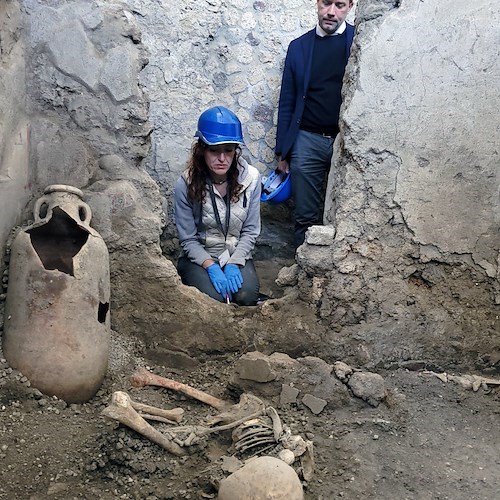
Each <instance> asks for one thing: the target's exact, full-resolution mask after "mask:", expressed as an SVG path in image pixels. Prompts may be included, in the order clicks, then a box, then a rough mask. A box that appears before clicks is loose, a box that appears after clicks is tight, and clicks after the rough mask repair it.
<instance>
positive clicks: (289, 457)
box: [278, 448, 295, 465]
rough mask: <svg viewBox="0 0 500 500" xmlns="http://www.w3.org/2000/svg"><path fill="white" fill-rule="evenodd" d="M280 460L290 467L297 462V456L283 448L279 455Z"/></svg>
mask: <svg viewBox="0 0 500 500" xmlns="http://www.w3.org/2000/svg"><path fill="white" fill-rule="evenodd" d="M278 458H279V459H280V460H283V462H285V463H286V464H288V465H292V464H293V463H294V462H295V454H294V453H293V451H292V450H289V449H288V448H283V449H282V450H281V451H280V452H279V453H278Z"/></svg>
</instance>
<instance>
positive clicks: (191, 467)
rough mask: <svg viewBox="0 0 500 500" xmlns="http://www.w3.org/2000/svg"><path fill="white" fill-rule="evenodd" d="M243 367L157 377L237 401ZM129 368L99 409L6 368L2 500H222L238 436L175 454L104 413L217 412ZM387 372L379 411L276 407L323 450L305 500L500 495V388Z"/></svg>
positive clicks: (112, 380)
mask: <svg viewBox="0 0 500 500" xmlns="http://www.w3.org/2000/svg"><path fill="white" fill-rule="evenodd" d="M236 359H237V358H236V357H235V356H228V357H220V358H218V359H214V358H211V359H206V360H202V361H203V362H202V363H201V364H200V365H199V366H198V367H197V368H196V369H192V370H190V371H179V370H173V371H172V370H169V369H167V368H165V367H154V370H155V371H156V372H157V373H160V374H161V375H164V376H168V377H171V378H175V379H176V380H179V381H183V382H186V383H189V384H191V385H193V386H195V387H198V388H200V389H202V390H204V391H207V392H210V393H212V394H214V395H217V396H223V397H225V398H229V397H230V396H231V395H230V394H229V393H228V392H227V388H228V381H229V379H230V377H231V374H232V373H233V363H234V362H235V360H236ZM129 361H130V359H129V360H127V362H124V363H123V364H122V366H121V374H120V375H114V376H113V377H111V376H110V377H108V378H107V379H106V380H105V383H104V385H103V387H102V390H101V391H99V393H98V395H97V396H96V397H95V398H94V399H93V400H92V401H91V402H89V403H87V404H84V405H69V406H68V405H67V404H66V403H64V402H63V401H60V400H57V399H55V398H51V397H47V396H43V395H41V394H40V393H39V392H38V391H36V390H34V389H33V388H31V387H30V386H29V382H28V381H27V380H26V379H25V378H23V377H22V376H21V375H20V374H18V373H17V372H16V371H13V370H12V369H11V368H9V367H8V365H7V363H6V362H5V360H4V359H2V360H1V361H0V458H1V461H2V467H1V471H0V498H5V499H32V500H35V499H45V498H51V499H55V500H57V499H76V498H87V499H95V498H102V499H115V498H123V499H148V500H155V499H201V498H216V484H217V481H218V480H219V479H220V478H221V477H223V473H222V471H221V468H220V457H221V456H222V455H224V454H225V453H226V452H227V448H228V446H229V444H230V433H229V431H227V433H222V434H220V435H218V436H214V437H211V438H210V439H209V440H208V442H207V446H206V447H204V448H203V447H198V448H197V449H193V450H192V454H191V455H189V456H187V457H183V458H176V457H174V456H172V455H170V454H169V453H168V452H166V451H164V450H162V449H161V448H160V447H158V446H157V445H155V444H152V443H150V442H148V441H147V440H145V439H144V438H142V437H141V436H139V435H138V434H136V433H135V432H134V431H131V430H129V429H127V428H125V427H122V426H119V425H118V424H116V423H115V422H111V421H108V420H106V419H105V418H104V417H102V416H101V411H102V409H103V408H104V407H105V406H106V405H108V404H109V401H110V396H111V394H112V392H113V391H115V390H127V391H128V392H129V393H130V394H131V396H132V397H133V398H134V399H135V400H138V401H142V402H145V403H149V404H152V405H155V406H160V407H162V408H171V407H177V406H180V407H182V408H184V410H185V411H186V414H185V418H184V422H186V423H195V422H197V423H199V422H200V420H201V419H203V418H204V417H206V416H208V415H210V414H215V413H216V411H215V410H214V409H213V408H211V407H208V406H206V405H203V404H202V403H198V402H197V401H193V400H189V399H187V398H186V397H184V396H182V395H179V394H176V393H173V392H172V391H169V390H167V389H162V388H157V387H146V388H143V389H131V387H130V384H129V382H128V376H129V375H130V374H131V373H132V372H133V370H134V363H135V362H129ZM127 363H128V364H127ZM151 368H153V367H151ZM380 374H381V375H382V376H383V377H384V380H385V383H386V386H387V388H388V389H389V398H388V400H387V401H388V403H387V404H382V405H380V406H379V407H377V408H373V407H371V406H369V405H367V404H366V403H364V402H362V401H361V400H358V399H356V398H352V401H351V403H350V404H349V405H348V406H346V407H343V408H333V407H330V405H328V406H327V407H326V408H325V409H324V410H323V412H322V413H320V414H319V415H314V414H312V413H311V411H310V410H309V409H308V408H306V407H305V406H303V404H302V403H300V402H297V403H293V404H291V405H287V406H286V407H279V405H275V406H276V407H277V410H278V413H279V414H280V416H281V418H282V420H283V422H284V423H286V424H287V425H289V426H290V427H291V428H292V430H293V431H294V432H296V433H298V434H300V435H302V436H304V437H307V438H308V439H312V441H313V442H314V447H315V460H316V469H315V474H314V478H313V480H312V481H311V482H310V483H309V484H307V485H306V489H305V492H306V498H307V499H318V500H319V499H324V500H328V499H332V498H340V497H341V498H345V499H356V500H358V499H360V498H362V499H452V500H460V499H464V500H465V499H468V500H472V499H477V500H479V499H488V500H490V499H495V498H499V491H500V474H499V471H500V433H499V432H498V428H499V423H500V390H499V389H493V390H492V391H491V392H485V391H484V390H483V389H482V388H480V389H479V391H478V392H473V391H471V390H465V389H463V388H461V387H460V386H459V385H457V384H454V383H446V384H445V383H443V382H441V381H440V380H439V379H437V378H436V377H434V376H430V375H425V374H424V373H422V372H412V371H407V370H401V369H399V370H394V371H385V372H380ZM164 425H166V424H155V426H156V427H157V428H158V429H160V430H161V429H162V426H164Z"/></svg>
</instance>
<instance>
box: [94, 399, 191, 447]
mask: <svg viewBox="0 0 500 500" xmlns="http://www.w3.org/2000/svg"><path fill="white" fill-rule="evenodd" d="M102 414H103V415H104V416H105V417H107V418H110V419H113V420H117V421H118V422H120V423H121V424H123V425H126V426H127V427H130V428H131V429H133V430H134V431H136V432H138V433H139V434H141V435H143V436H144V437H146V438H147V439H149V440H150V441H153V442H154V443H156V444H158V445H159V446H161V447H162V448H164V449H165V450H167V451H169V452H170V453H172V454H173V455H176V456H182V455H185V453H186V452H185V451H184V450H183V449H182V448H181V447H180V446H178V445H177V444H176V443H174V442H173V441H172V440H171V439H170V438H169V437H168V436H166V435H164V434H162V433H161V432H160V431H158V430H156V429H155V428H154V427H153V426H151V425H150V424H148V423H147V422H146V420H144V418H142V417H141V416H140V415H139V414H138V413H137V411H136V410H135V409H134V408H133V407H132V404H131V400H130V396H129V395H128V394H127V393H126V392H122V391H117V392H114V393H113V396H112V397H111V404H110V405H109V406H107V407H106V408H104V410H103V411H102Z"/></svg>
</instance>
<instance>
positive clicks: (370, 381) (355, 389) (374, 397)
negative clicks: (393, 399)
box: [347, 372, 387, 406]
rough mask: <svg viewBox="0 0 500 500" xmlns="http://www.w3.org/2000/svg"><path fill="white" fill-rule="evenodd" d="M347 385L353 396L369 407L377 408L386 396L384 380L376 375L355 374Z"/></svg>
mask: <svg viewBox="0 0 500 500" xmlns="http://www.w3.org/2000/svg"><path fill="white" fill-rule="evenodd" d="M347 385H348V386H349V387H350V389H351V391H352V393H353V394H354V395H355V396H357V397H358V398H361V399H362V400H363V401H366V402H367V403H368V404H369V405H371V406H378V405H379V404H380V403H381V402H382V401H383V400H384V399H385V397H386V395H387V393H386V390H385V385H384V379H383V378H382V377H381V376H380V375H378V374H377V373H371V372H356V373H354V374H353V375H351V378H350V379H349V381H348V383H347Z"/></svg>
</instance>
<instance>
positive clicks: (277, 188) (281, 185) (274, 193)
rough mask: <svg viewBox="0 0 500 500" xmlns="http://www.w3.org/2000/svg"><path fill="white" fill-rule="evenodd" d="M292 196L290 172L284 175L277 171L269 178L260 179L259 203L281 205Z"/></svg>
mask: <svg viewBox="0 0 500 500" xmlns="http://www.w3.org/2000/svg"><path fill="white" fill-rule="evenodd" d="M291 196H292V179H291V177H290V172H289V173H288V174H285V173H284V172H281V171H279V170H274V171H273V172H271V175H269V177H263V178H262V192H261V195H260V201H263V202H265V201H267V202H269V203H283V202H285V201H287V200H288V199H290V197H291Z"/></svg>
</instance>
